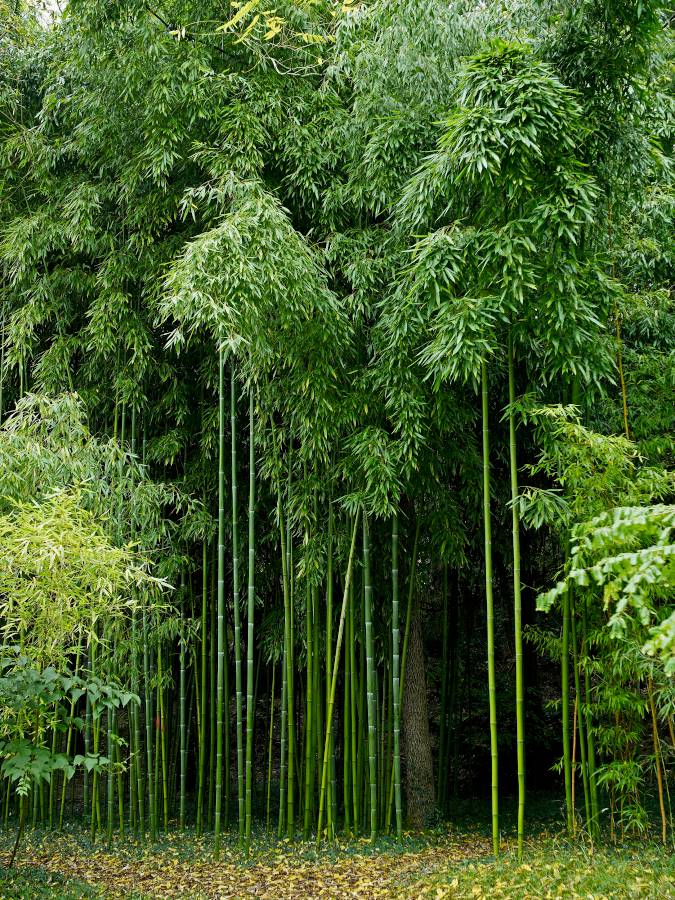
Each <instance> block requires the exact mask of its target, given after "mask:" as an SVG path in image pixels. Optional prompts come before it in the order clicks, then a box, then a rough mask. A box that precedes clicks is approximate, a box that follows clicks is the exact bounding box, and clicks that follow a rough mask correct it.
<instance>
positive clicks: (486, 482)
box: [481, 359, 499, 856]
mask: <svg viewBox="0 0 675 900" xmlns="http://www.w3.org/2000/svg"><path fill="white" fill-rule="evenodd" d="M481 401H482V402H481V411H482V432H483V529H484V536H485V607H486V617H487V659H488V698H489V707H490V760H491V773H492V850H493V853H494V855H495V856H497V855H498V854H499V768H498V750H497V682H496V678H495V630H494V622H495V619H494V601H493V596H492V521H491V516H490V430H489V429H490V426H489V419H488V371H487V363H486V361H485V360H484V359H483V360H482V361H481Z"/></svg>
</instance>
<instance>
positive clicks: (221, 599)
mask: <svg viewBox="0 0 675 900" xmlns="http://www.w3.org/2000/svg"><path fill="white" fill-rule="evenodd" d="M216 616H217V631H218V634H217V639H216V640H217V650H216V653H217V672H216V771H215V781H216V783H215V801H214V852H215V855H216V859H217V858H218V857H219V855H220V829H221V814H222V795H223V701H224V697H223V693H224V690H223V688H224V674H225V673H224V669H225V651H224V645H225V359H224V351H223V347H222V344H221V346H220V348H219V351H218V594H217V609H216Z"/></svg>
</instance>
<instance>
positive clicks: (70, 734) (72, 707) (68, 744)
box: [7, 644, 86, 831]
mask: <svg viewBox="0 0 675 900" xmlns="http://www.w3.org/2000/svg"><path fill="white" fill-rule="evenodd" d="M81 650H82V648H81V645H80V644H78V645H77V653H76V654H75V677H77V676H78V675H79V673H80V654H81ZM74 715H75V700H71V701H70V718H71V720H72V718H73V716H74ZM72 739H73V726H72V724H70V725H69V726H68V733H67V735H66V756H68V757H70V747H71V742H72ZM85 771H86V766H85ZM67 785H68V779H67V777H66V775H65V774H64V776H63V784H62V785H61V807H60V809H59V831H62V829H63V815H64V811H65V808H66V787H67ZM7 790H8V791H9V781H8V782H7ZM8 796H9V794H8Z"/></svg>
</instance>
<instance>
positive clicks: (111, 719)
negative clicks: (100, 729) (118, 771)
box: [107, 704, 115, 847]
mask: <svg viewBox="0 0 675 900" xmlns="http://www.w3.org/2000/svg"><path fill="white" fill-rule="evenodd" d="M114 730H115V709H114V707H113V706H112V704H111V705H110V706H109V707H108V728H107V742H108V748H107V755H108V797H107V800H108V821H107V840H108V846H109V847H110V846H111V845H112V832H113V820H114V816H115V777H114V776H115V767H114V765H113V732H114Z"/></svg>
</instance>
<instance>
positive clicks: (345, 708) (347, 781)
mask: <svg viewBox="0 0 675 900" xmlns="http://www.w3.org/2000/svg"><path fill="white" fill-rule="evenodd" d="M347 622H349V607H347ZM349 634H350V632H349V625H347V646H348V647H349V642H350V637H349ZM350 656H351V653H350V651H349V649H348V650H347V652H346V653H345V663H344V665H345V670H344V683H343V684H344V687H343V691H342V694H343V698H342V699H343V703H342V722H343V725H342V805H343V808H344V828H345V833H346V834H348V835H349V834H351V808H352V790H351V757H350V749H351V716H350V697H351V679H350V665H349V660H350ZM326 682H327V686H328V684H329V683H330V678H326ZM328 699H329V700H330V696H329V698H328Z"/></svg>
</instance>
